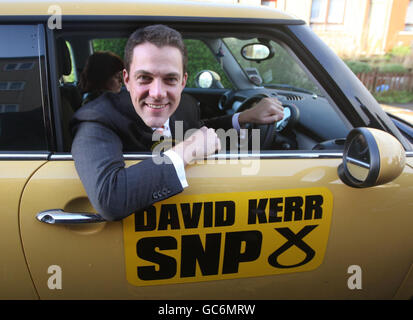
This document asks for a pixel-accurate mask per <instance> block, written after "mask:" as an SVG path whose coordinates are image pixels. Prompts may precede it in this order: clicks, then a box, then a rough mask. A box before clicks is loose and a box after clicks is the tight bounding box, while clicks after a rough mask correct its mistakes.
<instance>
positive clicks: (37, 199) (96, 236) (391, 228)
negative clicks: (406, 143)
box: [21, 158, 413, 299]
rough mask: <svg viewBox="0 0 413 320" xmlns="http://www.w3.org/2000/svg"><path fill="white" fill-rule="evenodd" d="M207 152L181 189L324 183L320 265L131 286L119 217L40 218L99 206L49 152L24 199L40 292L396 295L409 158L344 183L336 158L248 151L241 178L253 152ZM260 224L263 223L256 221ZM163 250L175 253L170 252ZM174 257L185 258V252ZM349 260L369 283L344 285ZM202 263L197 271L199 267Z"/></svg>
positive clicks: (407, 257)
mask: <svg viewBox="0 0 413 320" xmlns="http://www.w3.org/2000/svg"><path fill="white" fill-rule="evenodd" d="M211 161H212V160H209V162H208V161H207V162H206V163H204V164H196V165H193V166H191V167H190V168H188V170H187V179H188V182H189V184H190V186H191V187H190V188H188V189H186V190H185V191H184V192H183V193H182V196H193V195H197V194H208V193H210V194H216V193H221V194H223V195H225V194H226V193H234V192H239V193H242V192H247V193H248V192H251V193H254V192H255V191H268V190H278V192H281V193H282V190H295V189H298V188H315V187H324V188H326V189H328V190H329V192H331V194H332V197H333V214H332V218H331V226H330V232H329V237H328V243H327V247H326V252H325V255H324V259H323V261H322V263H321V265H320V266H318V267H316V268H315V269H314V270H311V271H303V272H293V273H289V274H282V275H280V274H278V275H266V276H263V275H262V274H260V272H259V271H257V273H256V275H257V276H256V277H245V278H239V279H228V280H220V281H216V279H214V280H209V279H203V281H201V282H199V281H195V282H190V283H180V284H168V285H152V286H151V285H149V286H134V285H132V284H130V283H128V281H127V278H126V273H125V267H126V266H125V255H124V250H125V248H124V247H123V246H124V237H123V226H122V222H111V223H109V222H103V223H98V224H89V225H83V226H69V225H66V226H64V225H48V224H45V223H41V222H39V221H37V220H36V219H35V216H36V214H37V213H38V212H40V211H43V210H48V209H53V208H63V209H64V210H65V211H67V212H94V210H93V208H92V207H91V205H90V203H89V201H88V200H87V197H86V194H85V191H84V189H83V187H82V185H81V182H80V181H79V179H78V177H77V173H76V170H75V168H74V164H73V162H72V161H50V162H48V163H47V164H46V165H44V166H43V167H42V168H41V169H40V170H38V171H37V172H36V173H35V174H34V175H33V177H32V178H31V180H30V182H29V183H28V185H27V187H26V189H25V192H24V194H23V197H22V203H21V232H22V241H23V246H24V250H25V253H26V256H27V261H28V265H29V267H30V270H31V272H32V277H33V281H34V283H35V285H36V288H37V291H38V292H39V296H40V298H42V299H60V298H69V299H83V298H90V297H93V298H94V299H122V298H124V299H130V298H138V299H171V298H173V299H233V298H235V299H250V298H251V297H253V298H254V299H283V298H287V299H289V298H292V299H295V298H297V299H305V298H314V299H320V298H321V299H329V298H331V297H334V298H338V299H342V298H343V299H359V298H361V299H363V298H366V299H385V298H392V297H393V296H394V295H395V294H396V291H397V290H398V289H399V287H400V286H401V284H402V281H403V278H404V277H405V275H406V274H407V272H408V270H409V268H410V266H411V263H412V260H413V252H412V251H411V250H410V247H409V246H406V244H409V243H413V234H412V233H411V232H410V231H411V223H410V221H411V211H412V209H413V203H411V202H410V203H406V201H405V199H407V198H408V197H409V193H410V190H411V188H413V182H412V181H413V180H412V174H413V170H412V169H411V168H410V167H408V166H406V167H405V170H404V173H403V175H401V176H400V177H399V178H397V179H396V180H394V181H393V182H390V183H388V184H386V185H382V186H377V187H373V188H367V189H354V188H350V187H348V186H346V185H344V184H343V183H342V182H341V181H340V180H339V178H338V176H337V166H338V165H339V164H340V162H341V160H340V159H339V158H338V159H337V158H336V159H265V160H263V159H261V160H259V159H256V160H251V159H250V160H248V161H250V163H248V165H247V168H252V167H253V166H255V167H258V168H259V169H258V172H257V173H256V174H255V175H250V176H247V175H244V176H242V177H240V172H241V170H242V169H243V168H244V169H245V168H246V164H245V163H247V159H245V162H244V164H240V163H238V164H232V165H231V164H227V165H224V164H221V165H220V164H217V163H216V161H217V160H213V161H214V162H212V163H211ZM131 163H135V162H134V161H132V162H128V165H130V164H131ZM241 180H242V182H241ZM211 181H213V183H211ZM390 193H391V194H392V196H391V197H389V196H388V195H389V194H390ZM360 199H363V201H360ZM237 214H246V213H245V212H244V213H238V212H237ZM372 221H374V223H372ZM391 221H395V223H390V222H391ZM218 229H219V228H214V229H213V230H214V231H213V232H228V231H234V229H233V228H231V227H221V230H218ZM257 230H260V226H259V225H257ZM157 232H159V234H160V235H165V232H164V233H163V234H162V232H161V231H154V233H155V234H156V233H157ZM295 232H297V231H295ZM195 233H196V232H195ZM390 235H397V236H390ZM103 244H104V245H103ZM291 250H292V251H291V252H292V253H291V254H292V255H293V257H294V258H293V259H297V261H302V259H303V254H302V252H301V251H300V250H297V249H295V251H293V250H294V249H293V248H292V249H291ZM381 252H385V254H381ZM167 254H168V255H169V254H170V255H173V251H168V253H167ZM177 257H178V259H179V255H178V256H177ZM178 261H179V260H178ZM248 263H249V262H244V263H241V264H245V265H247V264H248ZM148 264H149V265H154V263H150V262H149V263H148ZM353 264H355V265H359V266H361V268H362V270H365V272H364V273H363V290H355V291H353V290H349V288H348V287H347V278H348V277H349V275H348V273H347V268H348V267H349V266H351V265H353ZM51 265H58V266H60V267H61V269H62V273H63V279H64V280H63V289H62V290H50V289H49V288H48V286H47V283H48V278H49V277H50V274H48V273H47V270H48V268H49V267H50V266H51ZM197 272H198V275H199V270H198V271H197ZM386 275H391V276H388V277H387V276H386ZM218 278H219V277H218ZM222 278H224V277H222ZM158 284H159V283H158ZM274 288H278V289H277V290H274ZM315 288H317V290H315Z"/></svg>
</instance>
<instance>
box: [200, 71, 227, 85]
mask: <svg viewBox="0 0 413 320" xmlns="http://www.w3.org/2000/svg"><path fill="white" fill-rule="evenodd" d="M195 84H196V86H197V87H198V88H203V89H210V88H219V89H223V88H224V86H223V85H222V83H221V77H220V76H219V74H218V73H216V72H214V71H211V70H203V71H201V72H198V74H197V75H196V76H195Z"/></svg>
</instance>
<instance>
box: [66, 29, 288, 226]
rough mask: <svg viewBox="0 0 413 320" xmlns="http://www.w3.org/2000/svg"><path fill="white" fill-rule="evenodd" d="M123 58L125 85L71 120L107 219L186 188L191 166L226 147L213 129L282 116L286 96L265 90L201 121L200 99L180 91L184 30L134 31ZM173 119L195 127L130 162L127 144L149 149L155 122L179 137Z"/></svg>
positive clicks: (81, 163) (85, 177)
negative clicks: (236, 109) (236, 108)
mask: <svg viewBox="0 0 413 320" xmlns="http://www.w3.org/2000/svg"><path fill="white" fill-rule="evenodd" d="M124 62H125V69H124V70H123V78H124V82H125V86H126V88H127V91H123V92H121V93H119V94H114V93H106V94H104V95H102V96H101V97H99V98H98V99H96V100H93V101H92V102H91V103H89V104H87V105H85V106H83V107H82V108H81V109H79V110H78V111H77V112H76V114H75V115H74V117H73V119H72V122H71V126H72V129H73V133H74V134H75V137H74V140H73V144H72V154H73V158H74V160H75V166H76V169H77V171H78V174H79V176H80V179H81V180H82V183H83V185H84V187H85V189H86V192H87V194H88V197H89V199H90V201H91V203H92V205H93V206H94V208H95V209H96V210H97V212H98V213H99V214H100V215H102V216H103V217H104V218H105V219H107V220H119V219H123V218H124V217H126V216H128V215H130V214H131V213H133V212H135V211H137V210H140V209H143V208H145V207H148V206H149V205H151V204H153V203H154V202H157V201H161V200H164V199H166V198H168V197H171V196H173V195H175V194H177V193H179V192H182V191H183V189H184V188H185V187H187V186H188V183H187V181H186V177H185V169H184V168H185V166H186V165H188V164H189V163H190V162H191V161H192V160H194V159H196V158H204V157H205V156H208V155H210V154H213V153H215V152H216V151H219V150H220V148H221V146H220V140H219V138H218V137H217V135H216V133H215V130H214V129H218V128H223V129H229V128H232V127H235V128H239V127H240V125H242V124H243V123H247V122H255V123H271V122H274V121H278V120H280V119H281V118H282V116H283V111H282V106H281V103H280V102H279V101H278V100H277V99H267V98H266V99H263V100H261V101H260V102H259V103H258V104H257V105H256V106H255V107H253V108H251V109H249V110H246V111H244V112H242V113H240V114H236V115H234V116H223V117H220V118H214V119H209V120H205V121H201V120H200V117H199V109H198V106H197V105H196V103H193V100H192V99H191V98H190V97H188V96H186V95H182V91H183V89H184V88H185V85H186V81H187V78H188V75H187V72H186V63H187V53H186V49H185V46H184V43H183V40H182V37H181V35H180V34H179V32H177V31H176V30H174V29H171V28H169V27H167V26H164V25H154V26H148V27H146V28H143V29H139V30H137V31H135V32H134V33H133V34H132V35H131V36H130V37H129V39H128V42H127V44H126V48H125V61H124ZM102 67H104V66H102ZM175 123H181V124H183V131H184V132H185V131H187V130H189V129H197V130H196V131H195V132H194V133H193V134H192V135H191V136H190V137H188V138H187V139H185V140H183V141H181V142H179V143H177V144H176V145H175V146H174V147H173V148H172V149H170V150H168V151H166V152H164V153H162V154H158V155H154V157H153V158H152V159H147V160H144V161H141V162H140V163H138V164H135V165H132V166H130V167H128V168H125V162H124V159H123V153H124V152H131V151H150V150H151V148H152V146H153V139H152V138H153V133H154V131H155V130H160V129H161V130H163V134H164V135H165V136H167V137H168V136H169V137H172V138H174V136H175V131H176V129H175ZM160 158H161V161H160Z"/></svg>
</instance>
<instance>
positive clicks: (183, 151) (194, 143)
mask: <svg viewBox="0 0 413 320" xmlns="http://www.w3.org/2000/svg"><path fill="white" fill-rule="evenodd" d="M172 150H173V151H175V152H176V153H177V154H178V155H179V156H180V157H181V158H182V160H183V161H184V165H185V166H186V165H187V164H188V163H190V162H191V161H193V160H195V159H203V158H205V157H206V156H208V155H210V154H213V153H215V152H216V151H219V150H221V141H220V140H219V138H218V136H217V134H216V133H215V130H214V129H212V128H207V127H205V126H204V127H202V128H201V129H198V130H196V131H195V132H194V133H193V134H192V135H191V136H190V137H189V138H187V139H185V140H184V141H182V142H180V143H178V144H177V145H176V146H175V147H173V148H172Z"/></svg>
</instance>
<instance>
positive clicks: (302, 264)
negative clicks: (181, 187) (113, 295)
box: [123, 188, 333, 286]
mask: <svg viewBox="0 0 413 320" xmlns="http://www.w3.org/2000/svg"><path fill="white" fill-rule="evenodd" d="M332 209H333V196H332V194H331V192H330V191H329V190H328V189H327V188H306V189H286V190H265V191H254V192H234V193H217V194H197V195H177V196H174V197H172V198H170V199H166V200H164V201H161V202H158V203H155V204H154V205H153V206H150V207H148V208H146V209H145V210H141V211H138V212H135V213H134V214H132V215H130V216H129V217H127V218H126V219H124V220H123V233H124V247H125V264H126V276H127V280H128V282H129V283H131V284H133V285H135V286H146V285H159V284H171V283H185V282H197V281H209V280H223V279H234V278H243V277H255V276H264V275H274V274H282V273H291V272H301V271H309V270H313V269H315V268H317V267H318V266H320V264H321V263H322V261H323V258H324V253H325V250H326V247H327V242H328V237H329V232H330V224H331V216H332Z"/></svg>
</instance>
